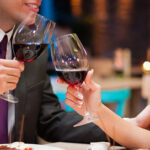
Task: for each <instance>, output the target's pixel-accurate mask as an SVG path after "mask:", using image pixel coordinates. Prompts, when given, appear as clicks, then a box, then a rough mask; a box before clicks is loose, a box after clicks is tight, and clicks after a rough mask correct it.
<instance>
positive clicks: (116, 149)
mask: <svg viewBox="0 0 150 150" xmlns="http://www.w3.org/2000/svg"><path fill="white" fill-rule="evenodd" d="M46 145H47V146H48V145H49V146H55V147H59V148H62V149H64V150H88V149H89V148H90V144H79V143H67V142H56V143H49V144H46ZM109 145H110V144H109V143H108V142H96V143H94V146H92V147H93V148H92V149H93V150H96V149H97V150H99V149H100V150H108V149H109ZM111 149H112V150H120V149H125V148H124V147H122V146H112V147H111Z"/></svg>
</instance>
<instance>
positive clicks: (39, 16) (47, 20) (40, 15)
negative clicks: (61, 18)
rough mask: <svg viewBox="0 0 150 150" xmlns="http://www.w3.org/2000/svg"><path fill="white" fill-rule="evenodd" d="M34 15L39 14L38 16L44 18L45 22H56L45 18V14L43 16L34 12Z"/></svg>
mask: <svg viewBox="0 0 150 150" xmlns="http://www.w3.org/2000/svg"><path fill="white" fill-rule="evenodd" d="M36 16H39V17H41V18H44V20H46V21H47V22H51V23H53V24H56V22H54V21H52V20H50V19H48V18H46V17H45V16H43V15H41V14H36Z"/></svg>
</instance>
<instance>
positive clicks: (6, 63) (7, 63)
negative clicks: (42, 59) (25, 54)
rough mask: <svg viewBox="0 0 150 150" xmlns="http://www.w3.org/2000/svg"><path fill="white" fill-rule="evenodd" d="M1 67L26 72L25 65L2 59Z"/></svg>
mask: <svg viewBox="0 0 150 150" xmlns="http://www.w3.org/2000/svg"><path fill="white" fill-rule="evenodd" d="M0 65H2V66H5V67H8V68H19V69H20V70H21V71H23V70H24V63H23V62H20V61H17V60H7V59H0Z"/></svg>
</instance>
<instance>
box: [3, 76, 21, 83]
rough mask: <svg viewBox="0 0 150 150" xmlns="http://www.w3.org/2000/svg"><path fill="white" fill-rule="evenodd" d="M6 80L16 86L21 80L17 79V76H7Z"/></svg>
mask: <svg viewBox="0 0 150 150" xmlns="http://www.w3.org/2000/svg"><path fill="white" fill-rule="evenodd" d="M4 79H5V81H6V82H8V83H15V84H17V83H18V81H19V78H17V77H15V76H5V78H4Z"/></svg>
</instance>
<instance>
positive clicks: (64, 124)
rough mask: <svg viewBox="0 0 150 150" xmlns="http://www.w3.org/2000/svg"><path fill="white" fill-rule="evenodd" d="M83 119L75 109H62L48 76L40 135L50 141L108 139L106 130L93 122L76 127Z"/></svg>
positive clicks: (86, 141)
mask: <svg viewBox="0 0 150 150" xmlns="http://www.w3.org/2000/svg"><path fill="white" fill-rule="evenodd" d="M81 119H82V117H81V116H80V115H79V114H77V113H76V112H75V111H74V112H66V111H64V110H62V109H61V107H60V103H59V101H58V99H57V97H56V96H55V95H54V94H53V92H52V88H51V85H50V81H49V76H47V78H46V80H45V86H44V89H43V99H42V104H41V110H40V114H39V121H38V135H39V136H40V137H42V138H43V139H45V140H46V141H50V142H58V141H63V142H75V143H90V142H92V141H93V142H98V141H106V140H107V139H106V137H105V134H104V132H102V130H101V129H100V128H98V127H97V126H96V125H95V124H93V123H91V124H87V125H85V126H81V127H78V128H74V127H73V125H74V124H76V123H77V122H79V121H80V120H81Z"/></svg>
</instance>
